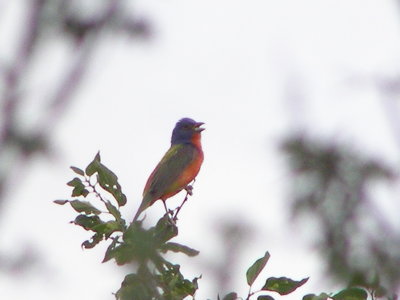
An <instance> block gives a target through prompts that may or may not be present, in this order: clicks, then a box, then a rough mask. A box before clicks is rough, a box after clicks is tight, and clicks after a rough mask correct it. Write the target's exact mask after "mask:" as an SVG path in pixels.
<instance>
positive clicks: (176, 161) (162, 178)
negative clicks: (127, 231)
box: [133, 118, 204, 221]
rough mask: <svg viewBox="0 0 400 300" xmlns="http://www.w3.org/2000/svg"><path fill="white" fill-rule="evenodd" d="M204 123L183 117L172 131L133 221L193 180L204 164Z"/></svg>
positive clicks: (145, 188)
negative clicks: (202, 136)
mask: <svg viewBox="0 0 400 300" xmlns="http://www.w3.org/2000/svg"><path fill="white" fill-rule="evenodd" d="M203 124H204V123H202V122H196V121H194V120H192V119H189V118H184V119H181V120H179V121H178V123H176V125H175V128H174V130H173V131H172V137H171V147H170V148H169V150H168V151H167V153H165V155H164V157H163V158H162V159H161V161H160V162H159V163H158V165H157V166H156V168H155V169H154V171H153V172H152V173H151V174H150V177H149V179H148V180H147V183H146V186H145V187H144V191H143V200H142V203H141V204H140V207H139V209H138V211H137V213H136V215H135V217H134V219H133V221H136V220H137V218H138V217H139V215H140V214H141V213H142V212H143V211H144V210H145V209H146V208H148V207H149V206H151V205H152V204H153V203H154V202H156V201H157V200H159V199H161V200H162V201H163V203H164V207H165V210H166V211H168V210H167V206H166V204H165V200H167V199H168V198H170V197H172V196H174V195H175V194H177V193H179V192H180V191H181V190H183V189H185V188H186V187H187V186H188V184H189V183H190V182H191V181H193V180H194V179H195V177H196V176H197V174H198V173H199V171H200V167H201V164H202V163H203V159H204V155H203V150H202V148H201V132H202V131H203V130H204V128H201V125H203Z"/></svg>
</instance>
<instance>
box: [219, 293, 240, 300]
mask: <svg viewBox="0 0 400 300" xmlns="http://www.w3.org/2000/svg"><path fill="white" fill-rule="evenodd" d="M237 298H238V295H237V293H235V292H232V293H229V294H226V295H225V296H224V298H222V300H236V299H237Z"/></svg>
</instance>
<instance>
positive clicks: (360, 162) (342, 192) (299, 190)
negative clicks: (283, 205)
mask: <svg viewBox="0 0 400 300" xmlns="http://www.w3.org/2000/svg"><path fill="white" fill-rule="evenodd" d="M283 147H284V150H285V152H286V154H287V156H288V160H289V167H290V169H291V171H292V173H293V176H292V177H293V182H292V197H293V206H292V207H293V213H294V215H295V216H299V215H300V213H302V215H303V216H306V218H307V219H310V220H313V221H315V222H317V226H318V228H319V232H320V233H321V234H320V236H319V238H318V239H317V241H316V243H317V247H318V249H320V251H321V256H322V257H323V258H325V259H326V260H327V264H326V265H327V271H328V274H330V275H333V277H334V278H335V279H336V280H338V281H340V282H341V283H342V284H346V285H348V288H347V289H345V290H343V291H341V292H339V293H337V294H335V295H332V296H331V298H332V299H335V300H338V299H344V300H349V299H360V300H361V299H367V292H368V294H369V295H370V297H371V298H372V299H375V298H378V297H386V298H387V299H394V298H395V293H396V290H397V287H398V286H399V284H400V268H399V266H400V252H399V251H398V249H400V234H399V232H397V231H396V230H395V228H394V226H392V224H391V223H390V221H389V220H388V219H386V218H385V217H383V215H381V214H380V213H379V212H380V211H381V209H380V199H374V197H373V196H374V194H373V193H372V191H373V189H374V188H376V187H378V186H379V185H381V186H382V185H388V184H389V183H391V182H393V181H394V180H395V179H396V177H397V176H396V172H395V171H393V170H391V169H390V168H389V167H387V166H385V165H384V164H383V163H382V162H380V161H378V160H376V159H368V158H365V157H362V155H360V154H359V153H356V152H355V151H352V150H349V149H347V148H346V147H344V146H336V145H332V144H330V143H323V142H321V141H315V140H312V139H309V138H305V137H302V136H294V137H291V138H289V139H287V140H286V141H285V143H284V145H283ZM382 233H384V234H382ZM326 297H327V295H326V294H321V295H319V296H316V295H307V297H305V299H307V300H309V299H314V300H317V299H327V298H326Z"/></svg>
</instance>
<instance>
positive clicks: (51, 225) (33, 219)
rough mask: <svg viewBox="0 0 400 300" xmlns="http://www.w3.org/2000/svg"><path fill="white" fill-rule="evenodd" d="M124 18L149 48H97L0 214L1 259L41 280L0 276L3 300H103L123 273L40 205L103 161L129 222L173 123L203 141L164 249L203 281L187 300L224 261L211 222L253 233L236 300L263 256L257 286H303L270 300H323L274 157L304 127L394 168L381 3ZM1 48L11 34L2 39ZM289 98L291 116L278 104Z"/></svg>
mask: <svg viewBox="0 0 400 300" xmlns="http://www.w3.org/2000/svg"><path fill="white" fill-rule="evenodd" d="M134 2H135V3H134V4H133V7H134V9H135V10H136V11H137V13H138V14H139V15H140V14H143V15H144V16H146V17H148V18H149V19H150V20H151V21H152V23H153V25H154V28H155V34H154V38H153V39H152V40H151V41H149V42H145V43H141V42H137V43H135V42H134V43H130V42H128V41H127V40H123V39H122V40H119V41H117V42H115V41H113V42H112V43H107V42H104V45H103V47H102V49H101V51H99V52H98V53H97V56H96V57H95V60H94V63H93V65H92V67H93V69H92V70H91V72H90V73H89V74H88V78H87V80H86V81H85V82H84V85H83V86H82V88H81V89H80V91H79V93H78V94H77V96H76V99H75V102H74V105H73V106H72V107H71V109H70V110H69V111H68V113H67V114H66V115H65V116H64V118H63V120H61V121H60V126H58V128H57V129H56V131H55V132H54V149H55V154H56V155H55V157H54V158H53V159H52V160H51V161H49V160H47V159H43V158H39V159H37V160H35V161H34V162H33V163H32V164H31V165H30V166H29V167H27V168H28V169H27V171H26V175H27V176H26V177H25V178H24V179H23V180H22V181H21V182H18V187H17V188H16V189H15V190H14V189H12V192H11V196H10V197H9V198H8V199H7V201H8V203H7V208H6V211H5V212H3V214H2V217H3V219H2V220H0V226H1V227H0V228H1V234H0V244H1V245H2V251H5V252H7V251H8V252H16V253H18V252H19V249H20V248H22V247H24V246H25V245H26V244H29V245H31V246H32V247H34V248H37V249H38V251H39V252H40V256H41V258H42V259H43V265H40V266H38V267H37V270H36V272H32V273H28V274H25V275H24V276H22V277H10V276H5V275H4V274H2V273H0V290H1V291H2V293H1V294H2V297H3V296H4V297H5V298H10V299H15V300H19V299H27V298H30V299H41V300H47V299H58V300H70V299H96V300H103V299H104V300H106V299H113V296H112V295H111V292H114V291H116V290H117V289H118V288H119V285H120V283H121V281H122V280H123V277H124V275H125V273H127V271H126V270H123V271H119V272H118V271H115V270H117V269H118V268H117V267H116V266H115V265H114V263H113V262H109V263H106V264H101V263H100V262H101V260H102V257H103V253H104V251H105V247H99V249H94V250H88V251H83V250H81V248H80V243H81V242H83V241H84V240H85V239H87V238H89V234H88V233H87V232H84V231H83V230H81V229H80V228H78V227H75V226H73V225H70V224H68V222H69V221H70V220H72V219H73V218H74V213H73V212H72V209H69V208H68V207H59V206H56V205H54V204H53V203H52V202H51V201H52V200H54V199H59V198H67V196H68V195H69V193H70V190H69V189H68V188H67V187H66V186H65V182H67V181H68V180H70V179H71V178H72V176H73V174H72V172H70V171H69V169H68V167H69V166H70V165H75V166H78V167H85V166H86V165H87V163H89V162H90V160H91V159H92V158H93V156H94V155H95V154H96V152H97V151H98V150H100V151H101V154H102V160H103V162H104V163H105V164H106V165H107V166H108V167H110V168H111V169H112V170H113V171H114V172H116V174H118V176H119V178H120V183H121V184H122V187H123V189H124V191H125V193H126V194H127V196H128V199H129V200H128V201H129V203H128V205H127V206H126V207H125V208H124V209H123V213H124V215H125V216H126V217H127V218H128V219H130V218H132V216H133V215H134V212H135V211H136V209H137V207H138V205H139V203H140V201H141V198H140V195H141V192H142V189H143V186H144V183H145V181H146V178H147V176H148V175H149V173H150V172H151V170H152V169H153V168H154V166H155V165H156V163H157V162H158V160H159V159H160V158H161V157H162V155H163V154H164V152H165V151H166V150H167V149H168V147H169V139H170V135H171V130H172V128H173V126H174V124H175V122H176V121H177V120H178V119H180V118H182V117H192V118H194V119H195V120H198V121H203V122H205V123H206V126H205V127H206V128H207V130H206V131H204V133H203V148H204V151H205V162H204V165H203V168H202V170H201V172H200V175H199V176H198V179H197V181H196V184H195V186H194V196H193V197H192V198H191V199H190V201H189V203H187V204H186V205H185V207H184V208H183V211H181V213H180V217H181V219H180V222H179V226H180V236H179V237H178V239H177V242H181V243H183V244H186V245H189V246H191V247H193V248H195V249H198V250H200V251H201V253H200V255H199V256H198V257H196V258H191V259H189V260H187V259H185V258H184V257H183V256H179V255H178V256H176V257H174V260H175V261H177V262H178V263H181V264H182V265H184V266H185V265H191V266H192V268H189V269H185V268H184V269H183V273H184V274H185V275H187V277H188V278H192V277H194V276H197V275H200V274H203V279H201V280H200V289H199V292H198V294H197V299H200V300H202V299H207V297H208V298H211V299H216V291H214V290H213V289H214V288H215V286H214V285H213V278H212V277H211V276H212V275H211V270H210V267H209V264H210V263H211V264H214V265H215V264H218V263H219V262H220V260H221V258H220V256H219V255H218V253H221V250H220V247H221V245H220V244H219V241H218V235H217V230H216V229H217V228H218V220H226V219H227V220H230V219H233V220H240V221H243V222H245V223H246V224H248V225H249V226H250V227H251V228H252V230H253V234H252V235H251V236H249V237H248V239H247V240H245V241H244V243H243V245H242V246H243V253H242V255H241V256H240V259H239V262H238V268H237V270H236V272H235V276H234V279H233V282H232V283H233V285H234V287H233V289H235V290H236V291H237V292H239V294H240V295H242V296H243V297H245V296H246V293H247V286H246V280H245V271H246V269H247V267H248V266H250V264H251V263H252V262H253V261H254V260H256V259H257V258H259V257H261V256H262V255H263V254H264V252H265V251H266V250H268V251H270V253H271V255H272V257H271V259H270V261H269V263H268V267H267V269H268V271H267V272H266V273H265V274H264V275H261V277H262V278H263V279H264V278H266V277H269V276H288V277H292V278H293V279H302V278H304V277H308V276H311V279H310V281H309V282H308V283H307V284H306V285H305V286H304V287H303V288H301V289H299V290H298V292H296V293H294V294H293V295H292V296H286V297H284V298H283V299H287V300H291V299H299V298H300V297H301V296H302V295H305V294H306V293H308V292H315V293H319V292H321V291H327V292H329V291H331V290H332V291H334V288H335V287H333V286H331V285H329V284H328V283H327V282H325V280H324V276H323V275H322V274H321V271H322V269H323V266H322V265H321V262H320V261H319V260H318V257H317V255H316V251H315V250H314V249H313V248H312V247H311V246H310V244H309V243H308V242H309V241H310V240H311V238H310V236H308V235H307V234H306V233H312V232H313V229H312V228H308V229H307V228H302V230H301V231H304V232H305V233H303V232H300V230H299V229H300V228H301V227H298V226H292V225H291V224H289V222H290V221H289V219H288V218H287V214H286V213H285V211H286V210H287V208H288V204H287V201H288V199H287V197H285V196H286V195H287V193H285V187H286V185H285V183H286V181H287V176H286V174H285V170H284V165H283V161H282V157H280V156H278V152H277V149H278V145H279V142H280V140H281V139H282V138H283V137H284V136H285V133H287V132H288V130H289V129H296V128H298V127H302V128H307V129H308V130H309V131H310V132H312V133H313V134H315V135H317V136H323V137H325V138H327V139H334V140H336V141H343V142H347V143H350V144H351V145H352V146H354V147H355V148H360V149H363V150H365V151H366V152H367V153H369V154H371V155H374V156H378V157H385V158H387V159H393V158H395V159H397V157H396V156H395V155H396V154H397V150H398V149H396V148H395V143H394V141H393V137H392V135H391V131H390V128H389V127H388V124H387V122H386V120H385V118H384V117H385V116H384V114H383V113H382V107H381V103H382V101H383V100H385V98H384V97H383V96H382V95H381V94H380V92H379V90H377V88H376V87H374V85H373V84H372V82H373V81H374V80H375V79H376V78H392V77H394V76H396V75H398V70H399V69H400V63H399V58H400V51H399V50H400V23H399V15H398V12H397V11H396V9H397V7H396V5H395V3H394V1H385V0H345V1H340V0H339V1H338V0H335V1H333V0H332V1H320V0H319V1H318V0H302V1H298V0H291V1H290V0H279V1H272V0H271V1H265V0H263V1H261V0H247V1H238V0H229V1H227V0H226V1H211V0H202V1H193V0H170V1H165V0H138V1H134ZM0 3H1V2H0ZM1 7H5V5H4V3H1V4H0V9H1ZM7 7H8V9H9V11H8V12H7V11H6V14H7V13H9V14H11V17H8V18H9V19H10V20H11V19H13V18H16V15H15V14H14V15H13V14H12V6H11V5H8V6H7ZM2 14H3V15H4V14H5V13H4V12H3V13H2ZM3 28H4V27H3ZM4 37H10V32H8V31H1V30H0V38H1V39H3V38H4ZM0 53H1V52H0ZM62 58H63V49H59V48H56V47H54V49H52V52H49V53H48V57H47V59H48V60H49V61H51V62H53V61H54V65H56V66H57V65H60V64H62ZM49 65H53V63H49V64H46V65H45V66H44V67H42V68H40V67H38V72H40V75H41V76H40V77H38V78H37V79H36V81H34V85H33V87H32V89H33V93H34V92H37V93H38V94H39V95H40V90H41V88H42V87H43V86H46V85H48V84H49V80H51V76H52V75H51V74H52V73H51V72H52V70H51V69H52V68H49ZM0 88H1V87H0ZM289 88H290V89H289ZM293 95H300V98H299V99H298V100H299V101H300V100H301V101H302V102H299V103H295V102H290V101H289V100H288V97H289V96H293ZM386 100H387V99H386ZM36 109H37V107H36ZM34 110H35V107H33V108H32V111H34ZM32 111H31V110H29V114H30V115H33V118H34V117H35V113H34V112H33V113H32ZM27 113H28V112H27ZM382 145H385V146H384V147H382ZM176 198H177V199H179V200H181V199H182V198H183V195H178V196H176ZM167 203H168V204H169V206H173V205H177V204H178V203H179V201H176V200H175V201H174V200H172V199H171V200H169V201H168V202H167ZM162 211H163V208H162V204H161V203H157V204H156V205H154V206H153V207H152V208H150V209H148V211H147V215H148V219H149V220H151V219H152V220H156V218H158V217H159V216H161V214H162ZM216 253H217V255H216ZM125 271H126V272H125ZM261 284H262V280H261V281H260V282H259V285H261Z"/></svg>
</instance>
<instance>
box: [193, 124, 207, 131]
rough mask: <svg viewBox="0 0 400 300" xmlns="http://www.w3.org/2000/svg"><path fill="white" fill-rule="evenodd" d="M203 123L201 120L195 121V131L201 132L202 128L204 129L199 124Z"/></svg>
mask: <svg viewBox="0 0 400 300" xmlns="http://www.w3.org/2000/svg"><path fill="white" fill-rule="evenodd" d="M201 125H204V123H203V122H197V123H196V125H195V126H194V130H195V131H196V132H202V131H203V130H205V128H201V127H200V126H201Z"/></svg>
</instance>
